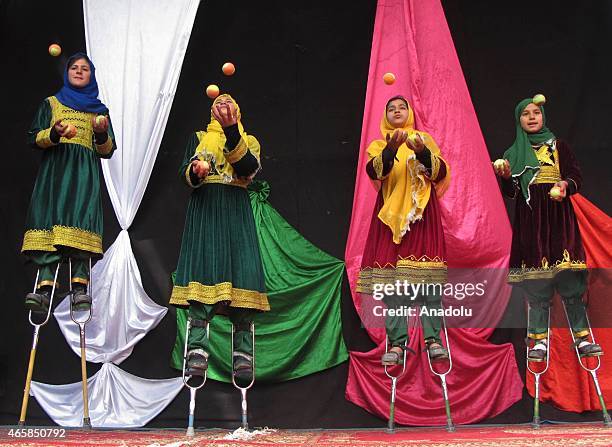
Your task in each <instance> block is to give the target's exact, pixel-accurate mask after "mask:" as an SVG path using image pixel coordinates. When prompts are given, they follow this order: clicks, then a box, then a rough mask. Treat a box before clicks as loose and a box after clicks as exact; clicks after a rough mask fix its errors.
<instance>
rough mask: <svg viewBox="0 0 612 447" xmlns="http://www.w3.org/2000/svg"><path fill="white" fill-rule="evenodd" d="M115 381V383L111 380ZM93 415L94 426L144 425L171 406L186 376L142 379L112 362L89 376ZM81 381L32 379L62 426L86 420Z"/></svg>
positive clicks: (32, 391) (40, 397)
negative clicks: (55, 383)
mask: <svg viewBox="0 0 612 447" xmlns="http://www.w3.org/2000/svg"><path fill="white" fill-rule="evenodd" d="M109 383H112V384H113V386H112V387H108V384H109ZM87 387H88V390H89V395H90V398H89V417H90V418H91V424H92V426H93V427H96V428H99V427H107V428H130V427H142V426H143V425H145V424H146V423H147V422H149V421H150V420H151V419H153V418H154V417H155V416H157V415H158V414H159V412H161V411H162V410H163V409H164V408H166V407H167V406H168V404H169V403H170V402H172V400H174V398H175V397H176V395H177V394H178V393H179V392H180V391H181V389H182V388H183V379H182V378H181V377H174V378H171V379H155V380H152V379H141V378H140V377H136V376H134V375H132V374H129V373H127V372H125V371H123V370H121V369H120V368H119V367H117V366H115V365H113V364H112V363H105V364H104V365H102V368H101V369H100V371H98V372H97V373H96V374H94V375H93V376H91V377H89V378H88V379H87ZM82 392H83V388H82V386H81V382H76V383H69V384H66V385H49V384H45V383H40V382H32V388H31V389H30V395H32V396H34V397H35V398H36V400H37V401H38V403H39V404H40V406H41V407H42V408H43V410H45V412H46V413H47V414H48V415H49V417H50V418H51V419H53V421H54V422H55V423H56V424H57V425H61V426H62V427H80V426H81V424H82V423H83V395H82Z"/></svg>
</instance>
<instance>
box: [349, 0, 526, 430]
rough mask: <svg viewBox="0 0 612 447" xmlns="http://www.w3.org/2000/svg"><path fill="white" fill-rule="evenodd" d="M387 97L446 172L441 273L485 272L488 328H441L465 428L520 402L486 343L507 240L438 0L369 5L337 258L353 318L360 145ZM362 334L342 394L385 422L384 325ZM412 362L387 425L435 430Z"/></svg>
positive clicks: (430, 383)
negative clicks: (368, 47) (368, 343)
mask: <svg viewBox="0 0 612 447" xmlns="http://www.w3.org/2000/svg"><path fill="white" fill-rule="evenodd" d="M385 72H393V73H394V74H395V75H396V77H397V81H396V82H395V84H393V85H391V86H389V85H386V84H384V83H383V82H382V76H383V74H384V73H385ZM396 94H402V95H404V96H405V97H407V98H408V100H409V101H410V103H411V105H412V107H413V109H414V112H415V119H416V128H417V129H420V130H424V131H426V132H428V133H430V134H431V135H432V136H433V138H434V139H435V140H436V141H437V142H438V145H439V146H440V148H441V150H442V154H443V156H444V157H445V159H446V160H447V161H448V162H449V164H450V166H451V171H452V180H451V186H450V189H449V190H448V192H447V193H446V195H445V196H444V197H443V199H442V215H443V216H442V218H443V225H444V229H445V234H446V246H447V258H448V265H449V273H450V274H451V275H452V269H459V268H470V269H475V268H483V269H484V268H487V269H490V270H489V273H488V278H489V279H488V286H487V288H488V293H487V297H488V298H487V299H486V300H483V302H482V303H481V308H482V310H483V312H485V313H486V314H487V320H488V322H489V323H488V324H486V325H481V326H486V327H481V328H471V329H457V328H455V329H451V330H450V338H451V346H452V352H453V362H454V368H453V370H452V372H451V373H450V374H449V376H448V378H447V380H448V386H449V393H450V401H451V409H452V413H453V418H454V420H455V422H457V423H472V422H476V421H479V420H482V419H485V418H488V417H492V416H495V415H496V414H498V413H500V412H502V411H503V410H505V409H506V408H508V407H509V406H510V405H512V404H513V403H515V402H516V401H518V400H520V399H521V393H522V387H523V383H522V381H521V379H520V377H519V374H518V368H517V365H516V360H515V356H514V351H513V348H512V345H510V344H504V345H493V344H491V343H489V342H488V341H487V339H488V337H489V336H490V335H491V333H492V332H493V329H491V327H494V324H495V323H496V322H497V321H498V320H499V318H500V317H501V315H502V313H503V311H504V309H505V307H506V304H507V301H508V298H509V295H510V288H509V287H508V286H507V285H506V284H505V274H506V271H505V268H506V267H507V264H508V257H509V253H510V242H511V237H512V236H511V228H510V225H509V222H508V218H507V215H506V210H505V208H504V203H503V200H502V198H501V194H500V192H499V187H498V185H497V181H496V179H495V176H494V174H493V170H492V168H491V160H490V159H489V155H488V151H487V148H486V146H485V143H484V140H483V137H482V134H481V132H480V128H479V125H478V121H477V119H476V114H475V112H474V108H473V106H472V102H471V99H470V95H469V92H468V90H467V87H466V84H465V80H464V78H463V74H462V71H461V66H460V65H459V61H458V59H457V55H456V53H455V48H454V45H453V41H452V38H451V35H450V32H449V29H448V26H447V24H446V19H445V17H444V12H443V10H442V6H441V5H440V3H439V1H438V0H426V1H423V0H379V2H378V6H377V10H376V20H375V25H374V36H373V41H372V52H371V57H370V70H369V75H368V86H367V94H366V103H365V109H364V118H363V126H362V135H361V144H360V154H359V162H358V169H357V179H356V184H355V195H354V198H353V214H352V217H351V227H350V231H349V236H348V241H347V246H346V253H345V257H346V266H347V271H348V275H349V281H350V286H351V291H352V294H353V301H354V302H355V306H356V307H357V310H358V311H359V312H360V314H361V315H362V318H363V316H364V315H365V314H366V313H367V309H365V308H364V309H361V303H360V299H358V298H359V297H358V296H357V294H356V293H355V284H356V280H357V274H358V271H359V267H360V264H361V258H362V255H363V251H364V246H365V243H366V240H365V239H366V235H367V234H368V229H369V222H370V218H371V214H372V210H373V207H374V202H375V199H376V194H377V191H376V190H375V188H374V187H373V185H372V183H371V182H370V180H369V178H368V177H367V175H366V173H365V163H366V161H367V160H366V159H367V155H366V152H365V150H366V148H367V146H368V144H369V142H370V141H372V140H374V139H378V138H381V136H380V130H379V123H380V119H381V117H382V114H383V111H384V107H385V103H386V101H387V100H388V99H389V98H390V97H391V96H393V95H396ZM491 272H493V273H491ZM491 275H492V276H493V277H492V276H491ZM474 326H476V324H474ZM368 333H369V334H370V336H371V337H372V339H373V340H374V341H375V342H377V343H378V344H379V346H378V347H377V348H376V349H374V350H372V351H370V352H366V353H359V352H351V355H350V369H349V379H348V383H347V387H346V397H347V399H348V400H350V401H352V402H354V403H356V404H357V405H360V406H362V407H363V408H365V409H366V410H367V411H369V412H371V413H374V414H376V415H379V416H381V417H383V418H386V417H387V416H388V411H389V394H390V380H389V379H388V378H387V377H386V376H385V374H384V371H383V368H382V366H381V365H380V356H381V355H382V353H383V351H384V329H383V328H368ZM410 343H411V347H412V348H413V349H415V350H416V351H417V352H419V344H421V343H422V334H421V333H420V329H416V333H415V334H412V335H411V337H410ZM417 356H418V358H415V357H413V356H409V358H408V362H407V363H408V365H407V371H406V374H405V375H404V376H403V378H402V379H401V380H399V381H398V398H397V400H398V403H397V409H396V420H397V421H398V422H399V423H401V424H408V425H438V424H444V423H445V413H444V404H443V401H442V395H441V387H440V382H439V380H438V378H437V377H436V376H434V375H432V373H431V372H430V371H429V367H428V364H427V358H426V356H425V354H424V353H421V354H418V355H417Z"/></svg>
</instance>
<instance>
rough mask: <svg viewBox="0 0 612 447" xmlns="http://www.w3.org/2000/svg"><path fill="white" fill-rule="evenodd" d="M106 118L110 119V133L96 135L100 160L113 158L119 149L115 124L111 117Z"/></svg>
mask: <svg viewBox="0 0 612 447" xmlns="http://www.w3.org/2000/svg"><path fill="white" fill-rule="evenodd" d="M106 117H107V119H108V131H107V132H105V133H101V134H97V133H94V147H95V148H96V154H97V155H98V157H100V158H111V157H112V156H113V153H114V152H115V150H116V149H117V144H116V143H115V133H114V132H113V123H112V122H111V119H110V116H109V115H107V116H106Z"/></svg>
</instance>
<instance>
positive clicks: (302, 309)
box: [172, 182, 348, 382]
mask: <svg viewBox="0 0 612 447" xmlns="http://www.w3.org/2000/svg"><path fill="white" fill-rule="evenodd" d="M269 193H270V187H269V186H268V184H267V183H265V182H256V183H254V184H253V185H251V186H250V187H249V196H250V199H251V207H252V208H253V216H254V217H255V226H256V227H257V238H258V241H259V246H260V247H261V257H262V263H263V267H264V275H265V280H266V290H267V294H268V299H269V300H270V307H271V310H270V311H269V312H263V313H260V314H257V315H255V320H254V321H255V327H256V331H255V333H256V340H255V352H256V362H255V366H256V377H257V382H280V381H283V380H289V379H295V378H298V377H303V376H306V375H308V374H312V373H315V372H318V371H322V370H324V369H327V368H331V367H332V366H335V365H337V364H339V363H341V362H344V361H345V360H346V359H347V357H348V352H347V350H346V346H345V345H344V340H343V339H342V322H341V318H340V295H341V288H342V278H343V275H344V263H343V262H342V261H340V260H339V259H336V258H334V257H333V256H330V255H328V254H327V253H324V252H323V251H321V250H319V249H318V248H317V247H315V246H314V245H312V244H311V243H310V242H308V241H307V240H306V239H304V238H303V237H302V235H300V233H298V232H297V231H296V230H295V229H294V228H293V227H292V226H291V225H289V223H287V221H286V220H285V219H283V218H282V216H281V215H280V214H278V212H277V211H276V210H275V209H274V208H273V207H272V205H270V203H269V202H268V200H267V199H268V195H269ZM176 315H177V340H176V345H175V347H174V350H173V352H172V366H173V367H174V368H177V369H181V368H182V362H183V347H184V343H185V322H186V318H187V311H186V310H184V309H177V312H176ZM230 334H231V324H230V322H229V320H228V319H227V318H221V317H216V318H215V319H213V320H212V322H211V326H210V336H211V340H212V342H211V343H210V349H211V353H210V354H211V356H210V362H209V369H208V374H209V377H211V378H213V379H215V380H221V381H224V382H229V381H231V373H230V371H231V369H230V368H231V363H230V362H231V356H230V354H231V347H230V339H231V335H230Z"/></svg>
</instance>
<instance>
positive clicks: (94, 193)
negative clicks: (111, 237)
mask: <svg viewBox="0 0 612 447" xmlns="http://www.w3.org/2000/svg"><path fill="white" fill-rule="evenodd" d="M95 116H96V114H95V113H88V112H80V111H77V110H73V109H71V108H69V107H67V106H65V105H63V104H62V103H60V102H59V101H58V100H57V98H55V97H54V96H51V97H49V98H47V99H45V100H44V101H43V102H42V104H41V105H40V107H39V108H38V111H37V113H36V116H35V117H34V120H33V122H32V126H31V127H30V130H29V131H28V142H29V143H30V145H32V146H33V147H36V148H39V149H42V150H43V151H44V152H43V157H42V162H41V165H40V170H39V173H38V176H37V178H36V184H35V185H34V191H33V192H32V199H31V201H30V207H29V210H28V215H27V219H26V230H25V234H24V237H23V246H22V249H21V251H22V252H23V253H24V254H26V255H27V256H29V257H30V258H31V259H33V260H34V262H36V263H37V264H39V265H48V264H51V263H53V262H57V261H58V260H59V259H60V258H61V255H62V254H63V255H70V256H71V257H74V256H76V257H77V258H79V257H80V258H87V257H93V258H100V257H102V225H103V223H102V204H101V200H100V167H99V161H98V158H110V157H111V156H112V154H113V152H114V150H115V149H116V145H115V140H114V136H113V132H112V129H111V126H110V120H109V130H108V138H106V140H105V141H104V142H103V143H101V144H97V140H96V138H97V137H96V135H95V134H94V132H93V127H92V122H91V121H92V118H93V117H95ZM59 119H61V120H62V122H63V123H70V124H73V125H74V126H75V127H76V129H77V134H76V135H75V136H74V137H73V138H71V139H67V138H64V137H61V138H60V139H59V143H58V144H55V143H54V142H53V141H52V140H51V135H52V127H53V125H54V123H55V122H56V121H57V120H59ZM41 279H45V278H41ZM46 279H47V280H48V279H49V278H46ZM81 279H83V282H85V281H86V279H87V278H81ZM76 282H79V281H78V278H77V281H76ZM40 285H45V284H40V283H39V286H40Z"/></svg>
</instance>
